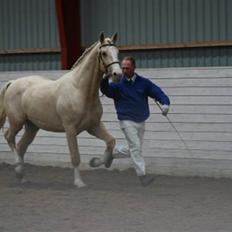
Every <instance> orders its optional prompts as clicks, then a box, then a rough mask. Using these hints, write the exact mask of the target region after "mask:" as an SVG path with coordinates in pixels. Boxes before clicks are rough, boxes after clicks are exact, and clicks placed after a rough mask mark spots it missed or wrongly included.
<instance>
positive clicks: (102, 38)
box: [99, 31, 105, 44]
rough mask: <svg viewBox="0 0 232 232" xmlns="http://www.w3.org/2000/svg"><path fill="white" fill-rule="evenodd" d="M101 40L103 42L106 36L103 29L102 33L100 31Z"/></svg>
mask: <svg viewBox="0 0 232 232" xmlns="http://www.w3.org/2000/svg"><path fill="white" fill-rule="evenodd" d="M99 40H100V42H101V44H102V43H103V42H104V40H105V36H104V32H103V31H102V32H101V33H100V35H99Z"/></svg>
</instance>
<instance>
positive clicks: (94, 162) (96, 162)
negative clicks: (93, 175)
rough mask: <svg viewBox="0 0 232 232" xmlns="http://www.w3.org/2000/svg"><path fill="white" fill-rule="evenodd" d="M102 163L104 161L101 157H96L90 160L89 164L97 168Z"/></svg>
mask: <svg viewBox="0 0 232 232" xmlns="http://www.w3.org/2000/svg"><path fill="white" fill-rule="evenodd" d="M101 165H102V161H101V159H100V158H97V157H94V158H92V159H91V160H90V161H89V166H90V167H93V168H96V167H99V166H101Z"/></svg>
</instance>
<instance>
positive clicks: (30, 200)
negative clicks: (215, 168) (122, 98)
mask: <svg viewBox="0 0 232 232" xmlns="http://www.w3.org/2000/svg"><path fill="white" fill-rule="evenodd" d="M26 175H27V179H28V180H29V181H30V182H29V183H27V184H24V185H20V184H18V183H17V181H16V178H15V176H14V172H13V166H11V165H7V164H1V165H0V232H34V231H44V232H50V231H52V232H72V231H73V232H74V231H75V232H137V231H138V232H156V231H161V232H166V231H168V232H169V231H175V232H182V231H185V232H186V231H191V232H192V231H196V232H206V231H210V232H214V231H228V232H229V231H232V180H231V179H212V178H184V177H169V176H157V177H156V180H155V182H154V184H152V185H151V186H149V187H145V188H144V187H142V186H140V183H139V182H138V180H137V178H136V176H135V173H134V171H133V169H128V170H125V171H121V172H119V171H116V170H115V171H107V170H105V169H98V170H92V171H82V177H83V179H84V181H85V182H86V183H87V184H88V187H86V188H83V189H77V188H75V187H74V186H73V184H72V181H73V175H72V170H71V169H69V168H53V167H40V166H32V165H26Z"/></svg>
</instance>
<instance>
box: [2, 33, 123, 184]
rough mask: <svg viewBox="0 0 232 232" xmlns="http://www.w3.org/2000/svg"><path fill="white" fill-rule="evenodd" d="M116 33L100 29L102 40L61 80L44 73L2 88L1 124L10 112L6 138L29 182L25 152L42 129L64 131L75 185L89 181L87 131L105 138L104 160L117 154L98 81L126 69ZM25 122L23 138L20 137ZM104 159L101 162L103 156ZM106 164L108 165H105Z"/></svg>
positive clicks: (18, 173)
mask: <svg viewBox="0 0 232 232" xmlns="http://www.w3.org/2000/svg"><path fill="white" fill-rule="evenodd" d="M116 39H117V34H114V35H113V36H112V38H105V37H104V34H103V33H101V35H100V38H99V42H96V43H95V44H93V45H92V46H91V47H90V48H88V49H86V51H85V52H84V53H83V55H82V56H81V57H80V58H79V59H78V60H77V62H76V63H75V64H74V65H73V68H72V70H71V71H70V72H68V73H66V74H65V75H64V76H62V77H61V78H59V79H57V80H55V81H54V80H50V79H46V78H44V77H41V76H29V77H23V78H20V79H17V80H12V81H9V82H8V83H6V85H5V86H4V87H3V88H2V89H1V92H0V128H1V127H2V126H3V125H4V123H5V120H6V117H7V118H8V121H9V129H8V130H7V131H6V132H5V138H6V140H7V142H8V144H9V146H10V148H11V149H12V151H13V152H14V153H15V154H16V167H15V172H16V176H17V177H18V178H19V180H20V181H21V182H24V181H25V179H24V168H23V166H24V154H25V152H26V150H27V147H28V145H29V144H30V143H31V142H32V141H33V139H34V138H35V135H36V133H37V132H38V130H39V129H44V130H48V131H53V132H65V133H66V138H67V141H68V147H69V151H70V156H71V161H72V165H73V168H74V184H75V185H76V186H77V187H83V186H85V184H84V182H83V181H82V179H81V177H80V172H79V164H80V155H79V151H78V143H77V138H76V136H77V135H78V134H79V133H80V132H82V131H84V130H86V131H88V133H90V134H91V135H94V136H96V137H97V138H99V139H102V140H104V141H105V143H106V150H105V153H104V156H103V159H102V160H103V163H104V162H105V165H106V163H107V162H109V160H110V159H112V151H113V148H114V145H115V139H114V138H113V137H112V136H111V135H110V134H109V133H108V132H107V131H106V129H105V127H104V125H103V123H102V122H101V121H100V120H101V116H102V105H101V102H100V99H99V92H98V91H99V86H100V81H101V79H102V76H103V74H104V73H106V74H107V75H109V76H111V79H112V81H118V80H119V78H120V75H121V69H120V65H119V61H118V48H117V47H116V46H115V42H116ZM23 126H24V127H25V131H24V134H23V136H22V137H21V139H20V140H19V142H18V143H17V145H16V143H15V136H16V135H17V133H18V132H19V131H20V130H21V129H22V128H23ZM102 160H101V161H102ZM106 166H107V165H106Z"/></svg>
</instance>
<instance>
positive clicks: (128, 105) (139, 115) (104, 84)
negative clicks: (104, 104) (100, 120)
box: [101, 74, 170, 122]
mask: <svg viewBox="0 0 232 232" xmlns="http://www.w3.org/2000/svg"><path fill="white" fill-rule="evenodd" d="M101 91H102V93H103V94H105V95H106V96H107V97H109V98H113V99H114V105H115V108H116V111H117V116H118V119H119V120H131V121H134V122H143V121H145V120H146V119H147V118H148V117H149V115H150V111H149V105H148V97H151V98H154V99H155V100H156V101H158V102H159V103H160V104H162V105H170V101H169V98H168V96H167V95H165V93H164V92H163V91H162V90H161V88H160V87H158V86H157V85H155V84H154V83H153V82H151V81H150V80H149V79H147V78H144V77H142V76H139V75H138V74H136V78H135V80H134V82H132V81H131V82H129V81H128V80H127V78H126V77H125V76H123V77H122V79H121V80H120V82H118V83H109V81H108V79H103V80H102V81H101Z"/></svg>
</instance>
